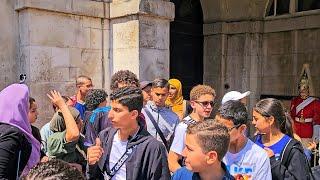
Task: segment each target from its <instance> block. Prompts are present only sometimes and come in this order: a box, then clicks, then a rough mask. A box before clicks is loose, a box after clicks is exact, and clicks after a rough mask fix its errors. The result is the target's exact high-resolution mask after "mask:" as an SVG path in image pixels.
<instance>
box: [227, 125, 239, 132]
mask: <svg viewBox="0 0 320 180" xmlns="http://www.w3.org/2000/svg"><path fill="white" fill-rule="evenodd" d="M241 125H242V124H238V125H234V126H233V127H231V128H228V132H231V131H232V129H238V128H239V127H240V126H241Z"/></svg>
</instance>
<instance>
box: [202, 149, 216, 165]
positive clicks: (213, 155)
mask: <svg viewBox="0 0 320 180" xmlns="http://www.w3.org/2000/svg"><path fill="white" fill-rule="evenodd" d="M205 160H206V162H207V164H209V165H211V164H213V163H215V162H216V161H217V160H218V153H217V152H216V151H209V152H208V153H207V155H206V159H205Z"/></svg>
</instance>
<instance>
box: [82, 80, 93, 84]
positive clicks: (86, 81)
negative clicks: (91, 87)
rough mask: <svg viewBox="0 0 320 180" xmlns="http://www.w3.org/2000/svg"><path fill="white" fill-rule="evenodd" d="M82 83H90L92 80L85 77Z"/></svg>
mask: <svg viewBox="0 0 320 180" xmlns="http://www.w3.org/2000/svg"><path fill="white" fill-rule="evenodd" d="M83 84H92V81H91V80H89V79H85V80H84V81H83Z"/></svg>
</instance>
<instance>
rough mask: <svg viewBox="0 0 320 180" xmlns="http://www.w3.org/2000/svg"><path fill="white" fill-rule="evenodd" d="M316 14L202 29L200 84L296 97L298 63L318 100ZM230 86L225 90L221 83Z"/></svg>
mask: <svg viewBox="0 0 320 180" xmlns="http://www.w3.org/2000/svg"><path fill="white" fill-rule="evenodd" d="M319 22H320V11H316V12H313V13H311V14H309V13H306V14H303V13H300V14H298V16H288V17H282V18H281V17H276V18H269V19H268V18H267V19H266V20H264V21H239V22H230V23H227V22H220V23H211V24H205V25H204V34H205V46H204V47H205V49H204V63H205V65H204V81H205V82H207V83H209V84H212V85H213V86H214V87H217V89H218V97H220V98H219V99H221V97H222V96H223V94H224V93H225V92H227V91H230V90H239V91H246V90H251V91H252V92H253V94H252V95H250V102H249V106H250V107H252V106H253V105H254V104H255V103H256V102H257V100H258V99H259V98H260V96H261V95H280V96H295V95H297V94H298V92H297V84H298V80H299V75H300V73H301V70H302V66H303V64H306V63H307V64H309V65H310V71H311V75H312V77H311V78H312V82H313V86H314V89H315V94H314V95H315V96H320V91H319V90H318V89H319V88H320V81H319V77H320V71H318V69H319V68H320V64H319V62H320V54H319V46H320V41H319V37H320V36H319V34H320V24H319ZM226 83H228V84H229V85H230V89H229V90H225V89H224V84H226Z"/></svg>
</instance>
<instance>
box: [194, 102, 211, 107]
mask: <svg viewBox="0 0 320 180" xmlns="http://www.w3.org/2000/svg"><path fill="white" fill-rule="evenodd" d="M194 102H196V103H198V104H200V105H202V106H203V107H207V106H209V104H210V105H211V107H213V106H214V105H215V104H216V102H214V101H194Z"/></svg>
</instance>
